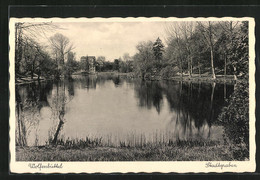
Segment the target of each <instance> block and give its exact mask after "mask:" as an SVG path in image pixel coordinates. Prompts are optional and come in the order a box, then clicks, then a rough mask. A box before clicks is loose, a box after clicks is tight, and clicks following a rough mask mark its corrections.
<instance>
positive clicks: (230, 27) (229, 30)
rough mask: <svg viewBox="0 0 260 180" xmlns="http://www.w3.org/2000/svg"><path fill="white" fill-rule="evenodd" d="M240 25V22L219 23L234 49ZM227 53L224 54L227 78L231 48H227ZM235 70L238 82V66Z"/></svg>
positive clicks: (234, 67)
mask: <svg viewBox="0 0 260 180" xmlns="http://www.w3.org/2000/svg"><path fill="white" fill-rule="evenodd" d="M238 24H239V22H238V21H235V22H234V21H224V22H219V25H220V26H221V27H222V29H223V31H224V33H225V34H227V38H228V41H229V44H230V47H233V44H234V38H235V36H236V34H237V32H238V31H237V28H236V27H237V25H238ZM224 48H225V52H224V60H225V65H224V75H225V77H226V71H227V64H229V63H228V62H227V60H228V57H229V54H230V48H229V46H225V47H224ZM233 69H234V79H235V80H236V79H237V77H236V66H235V65H234V64H233Z"/></svg>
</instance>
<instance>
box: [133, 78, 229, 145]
mask: <svg viewBox="0 0 260 180" xmlns="http://www.w3.org/2000/svg"><path fill="white" fill-rule="evenodd" d="M226 86H227V85H223V84H216V83H211V84H205V83H203V84H202V83H201V82H199V83H192V82H169V81H152V82H147V81H138V83H135V92H136V97H137V98H138V101H139V106H140V107H146V108H148V109H151V108H152V107H154V108H155V109H156V111H157V112H158V113H160V109H161V106H162V104H163V97H164V96H165V97H166V99H167V101H168V104H169V108H170V111H171V112H173V116H172V118H171V121H170V122H169V124H168V125H167V128H168V129H169V131H170V132H172V133H173V135H172V138H173V139H174V140H178V139H185V140H187V139H194V138H195V139H202V138H203V139H207V138H210V137H211V131H212V125H214V124H217V123H216V122H215V121H216V120H217V116H218V115H219V113H220V111H221V109H222V107H223V105H224V102H225V98H224V97H225V96H229V95H230V94H231V93H232V92H233V89H232V85H230V86H229V88H227V87H226ZM223 89H224V91H223ZM213 130H214V131H221V130H222V129H221V128H220V127H218V126H214V127H213Z"/></svg>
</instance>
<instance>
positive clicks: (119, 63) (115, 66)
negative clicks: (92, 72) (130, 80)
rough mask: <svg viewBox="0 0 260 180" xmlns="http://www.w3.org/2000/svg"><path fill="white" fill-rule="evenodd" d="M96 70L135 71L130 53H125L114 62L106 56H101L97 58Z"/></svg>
mask: <svg viewBox="0 0 260 180" xmlns="http://www.w3.org/2000/svg"><path fill="white" fill-rule="evenodd" d="M96 70H97V71H98V72H102V71H118V72H122V73H128V72H132V71H133V60H132V58H131V57H130V55H129V54H128V53H125V54H124V55H123V58H121V57H119V58H118V59H114V61H113V62H110V61H107V60H106V57H105V56H99V57H97V60H96Z"/></svg>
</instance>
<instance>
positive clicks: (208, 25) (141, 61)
mask: <svg viewBox="0 0 260 180" xmlns="http://www.w3.org/2000/svg"><path fill="white" fill-rule="evenodd" d="M165 30H166V32H167V38H166V43H167V45H166V46H164V45H163V43H162V41H161V39H160V38H158V39H157V40H156V41H155V42H152V41H147V42H140V43H139V44H138V45H137V46H136V48H137V50H138V52H137V53H136V54H135V55H134V56H133V60H134V65H135V68H134V69H135V72H136V73H137V75H138V76H140V77H142V78H150V77H151V76H158V75H160V76H162V77H163V78H169V77H173V76H175V75H179V76H181V77H182V76H184V75H188V76H190V77H192V76H193V75H194V76H195V74H196V76H199V77H200V76H201V75H202V74H205V75H211V76H212V78H213V79H215V78H216V75H234V79H236V78H237V76H239V77H241V78H244V77H246V76H247V75H248V22H238V21H219V22H212V21H208V22H207V21H202V22H175V23H172V24H171V25H168V26H167V27H166V28H165Z"/></svg>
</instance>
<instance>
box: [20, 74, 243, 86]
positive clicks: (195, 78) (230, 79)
mask: <svg viewBox="0 0 260 180" xmlns="http://www.w3.org/2000/svg"><path fill="white" fill-rule="evenodd" d="M78 75H82V74H78V73H76V74H73V75H72V76H78ZM93 75H94V76H119V77H123V78H131V79H133V78H140V77H137V76H136V75H135V74H134V73H133V72H129V73H121V72H116V71H108V72H97V73H96V74H92V75H90V76H93ZM87 76H88V75H87ZM53 79H54V77H49V78H46V77H41V78H39V79H38V77H37V76H34V77H33V79H32V78H31V77H19V78H16V79H15V84H17V85H20V84H29V83H33V82H42V81H47V80H53ZM145 80H147V81H160V80H172V81H185V82H194V83H199V82H204V83H212V82H215V83H228V84H235V83H236V82H238V81H244V80H243V79H237V80H235V79H234V76H233V75H227V76H226V77H225V76H223V75H216V79H213V78H212V76H211V75H208V74H202V75H201V76H199V75H198V74H193V75H192V76H188V75H183V76H180V75H176V76H173V77H169V78H163V77H161V76H152V77H150V78H146V79H145Z"/></svg>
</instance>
